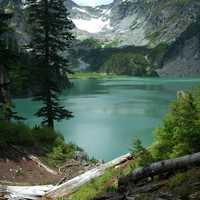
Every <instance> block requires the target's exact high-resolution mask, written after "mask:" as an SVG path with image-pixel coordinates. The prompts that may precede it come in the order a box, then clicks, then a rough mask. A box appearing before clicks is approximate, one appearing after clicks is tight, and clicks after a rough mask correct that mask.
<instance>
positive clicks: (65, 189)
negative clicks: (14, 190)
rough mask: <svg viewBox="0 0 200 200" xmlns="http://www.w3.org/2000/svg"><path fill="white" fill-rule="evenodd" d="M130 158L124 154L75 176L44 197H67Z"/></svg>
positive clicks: (129, 155)
mask: <svg viewBox="0 0 200 200" xmlns="http://www.w3.org/2000/svg"><path fill="white" fill-rule="evenodd" d="M130 158H131V154H126V155H124V156H121V157H119V158H116V159H114V160H112V161H110V162H108V163H105V164H103V165H101V166H99V167H96V168H94V169H92V170H89V171H87V172H85V173H84V174H82V175H80V176H77V177H75V178H73V179H71V180H69V181H67V182H65V183H63V184H61V185H58V186H55V187H53V188H52V189H51V190H50V191H48V192H47V193H46V195H45V196H46V197H48V198H51V199H56V198H58V197H63V196H67V195H69V194H71V193H73V192H74V191H76V190H77V189H78V188H79V187H80V186H82V185H83V184H85V183H87V182H89V181H90V180H91V179H93V178H96V177H99V176H101V175H102V174H103V173H104V171H105V170H106V169H108V168H111V167H115V166H118V165H120V164H122V163H124V162H126V161H127V160H128V159H130Z"/></svg>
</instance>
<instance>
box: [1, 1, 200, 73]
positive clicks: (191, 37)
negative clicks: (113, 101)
mask: <svg viewBox="0 0 200 200" xmlns="http://www.w3.org/2000/svg"><path fill="white" fill-rule="evenodd" d="M23 2H24V1H22V0H0V5H4V7H5V5H6V7H12V9H14V11H15V12H14V13H15V14H14V19H13V24H15V26H16V28H17V33H18V36H17V38H18V40H20V43H22V42H23V40H24V37H25V40H27V39H28V38H27V36H26V34H25V32H26V31H25V28H26V26H25V17H24V16H23ZM65 5H66V7H67V8H68V11H69V12H70V14H71V19H72V21H73V22H74V24H75V27H76V28H75V29H74V32H75V35H76V36H77V39H78V41H76V43H75V49H74V50H73V56H74V57H75V58H76V59H74V60H73V65H74V66H76V67H77V66H79V67H78V69H83V68H84V69H85V68H86V67H85V66H87V68H88V66H89V70H93V71H107V72H114V73H116V72H119V73H120V72H121V71H122V72H123V73H125V74H132V75H138V74H137V73H135V71H136V69H135V68H136V67H135V66H136V65H138V63H139V65H138V66H139V68H141V67H142V70H140V71H143V72H142V73H143V75H146V74H148V73H149V69H150V71H157V73H158V74H159V75H160V76H168V75H169V76H172V75H173V76H193V75H197V74H199V73H200V69H199V68H200V66H199V65H200V54H199V49H200V46H199V45H200V42H199V34H198V32H200V29H199V28H198V27H199V25H198V24H199V20H198V16H199V13H200V12H199V11H200V1H199V0H114V1H113V3H111V4H108V5H102V6H97V7H89V6H79V5H77V4H76V3H74V2H73V1H72V0H66V1H65ZM193 27H196V31H193V29H194V28H193ZM198 30H199V31H198ZM20 35H21V37H20ZM184 35H187V37H185V36H184ZM127 46H131V48H129V49H128V50H127ZM138 47H142V48H143V49H145V51H142V53H141V51H140V50H139V51H138V52H137V49H140V48H138ZM116 52H117V53H116ZM127 54H128V55H127ZM119 55H122V57H123V60H126V62H125V63H124V61H123V60H119V59H120V58H121V56H119ZM75 60H76V61H75ZM85 63H86V64H85ZM113 63H124V65H130V67H128V69H127V70H124V69H123V70H119V68H123V67H124V66H122V65H123V64H121V65H119V66H118V69H117V70H116V69H114V68H113ZM141 63H142V64H141ZM83 65H84V67H83ZM130 68H132V69H131V70H130ZM150 74H151V73H150ZM153 74H154V73H153ZM139 75H141V73H139Z"/></svg>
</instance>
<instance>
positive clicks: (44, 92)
mask: <svg viewBox="0 0 200 200" xmlns="http://www.w3.org/2000/svg"><path fill="white" fill-rule="evenodd" d="M27 13H28V21H29V24H31V27H30V35H31V42H30V45H29V51H30V52H31V54H32V56H33V63H34V64H33V69H34V70H33V77H34V84H36V86H37V87H36V92H35V94H34V100H37V101H38V100H39V101H41V102H42V103H43V105H42V107H41V108H40V109H39V111H38V112H37V113H36V115H37V116H38V117H42V118H43V121H42V123H43V124H44V125H47V126H49V127H51V128H53V127H54V120H56V121H59V120H62V119H64V118H70V117H72V113H71V112H70V111H68V110H66V109H65V108H64V107H63V106H62V105H60V102H59V99H58V95H59V94H60V93H61V92H62V91H63V89H65V88H66V87H67V86H69V84H70V83H69V80H68V78H67V75H66V74H67V73H68V72H69V70H68V69H67V65H68V60H67V59H66V56H65V55H66V54H67V49H68V48H69V46H70V43H71V41H72V40H73V38H74V37H73V34H72V32H71V30H72V29H73V23H72V21H71V20H70V19H69V13H68V12H67V10H66V8H65V6H64V0H40V1H35V0H27Z"/></svg>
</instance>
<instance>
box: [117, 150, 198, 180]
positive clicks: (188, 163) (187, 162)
mask: <svg viewBox="0 0 200 200" xmlns="http://www.w3.org/2000/svg"><path fill="white" fill-rule="evenodd" d="M198 165H200V152H199V153H195V154H192V155H187V156H183V157H179V158H175V159H169V160H164V161H160V162H155V163H153V164H151V165H149V166H147V167H143V168H138V169H136V170H134V171H133V172H132V173H130V174H129V175H128V176H127V177H124V178H121V179H120V180H119V183H121V184H123V183H124V181H125V182H127V179H128V180H130V181H133V182H136V181H138V180H141V179H143V178H147V177H151V176H155V175H158V174H162V173H165V172H172V171H175V170H178V169H184V168H191V167H192V166H198Z"/></svg>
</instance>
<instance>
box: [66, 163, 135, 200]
mask: <svg viewBox="0 0 200 200" xmlns="http://www.w3.org/2000/svg"><path fill="white" fill-rule="evenodd" d="M132 166H133V161H130V162H129V163H128V164H126V165H125V166H123V167H121V168H118V169H113V168H111V169H108V170H106V171H105V173H104V174H103V175H102V176H100V177H98V178H95V179H93V180H91V181H90V182H88V183H86V184H84V185H83V186H82V187H80V188H79V189H78V191H76V192H75V193H74V194H72V195H70V196H69V197H66V198H63V199H64V200H92V199H93V198H94V197H96V196H97V195H99V194H101V193H104V192H108V191H109V192H113V191H116V189H117V187H118V178H119V177H120V176H125V175H127V174H128V173H130V172H131V171H132V170H133V168H132Z"/></svg>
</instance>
